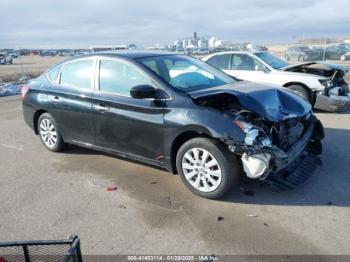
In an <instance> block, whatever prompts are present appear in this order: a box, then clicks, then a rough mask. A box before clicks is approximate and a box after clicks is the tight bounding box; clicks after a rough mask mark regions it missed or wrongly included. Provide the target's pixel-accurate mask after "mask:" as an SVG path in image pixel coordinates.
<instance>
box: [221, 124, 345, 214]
mask: <svg viewBox="0 0 350 262" xmlns="http://www.w3.org/2000/svg"><path fill="white" fill-rule="evenodd" d="M349 149H350V130H346V129H335V128H325V139H324V142H323V154H322V156H321V159H322V162H323V165H322V166H321V167H319V168H318V169H317V170H316V172H315V173H314V174H313V175H312V176H311V177H310V178H309V179H308V180H307V181H306V182H305V183H304V184H302V185H300V186H298V187H297V188H296V189H293V190H288V191H283V192H273V191H271V189H270V188H269V186H268V185H267V184H266V183H261V182H260V183H259V182H257V181H254V180H248V179H242V181H240V183H239V185H238V186H237V190H233V192H232V193H231V194H230V195H228V196H227V197H226V198H225V199H223V200H222V201H226V202H231V203H244V204H259V205H282V206H344V207H350V198H349V190H350V168H349V163H350V153H349Z"/></svg>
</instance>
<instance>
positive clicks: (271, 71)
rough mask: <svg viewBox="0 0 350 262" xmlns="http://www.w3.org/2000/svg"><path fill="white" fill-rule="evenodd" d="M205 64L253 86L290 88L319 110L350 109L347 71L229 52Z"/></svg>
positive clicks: (271, 56)
mask: <svg viewBox="0 0 350 262" xmlns="http://www.w3.org/2000/svg"><path fill="white" fill-rule="evenodd" d="M202 60H203V61H205V62H207V63H208V64H211V65H213V66H215V67H216V68H218V69H221V70H222V71H224V72H225V73H227V74H229V75H231V76H233V77H235V78H238V79H240V80H247V81H251V82H260V83H265V84H266V83H267V84H273V85H277V86H282V87H285V88H288V89H290V90H292V91H294V92H296V93H297V94H299V95H300V96H301V97H303V98H304V99H305V100H307V101H309V102H310V103H311V104H312V105H314V107H315V108H316V109H321V110H326V111H342V110H345V109H346V108H347V107H348V106H349V105H350V94H349V88H348V84H347V83H346V82H345V80H344V75H345V74H346V73H347V72H348V69H347V68H345V67H343V66H340V65H333V64H324V63H317V62H306V63H302V64H297V65H290V64H288V63H287V62H285V61H284V60H282V59H280V58H278V57H276V56H274V55H272V54H270V53H268V52H244V51H230V52H220V53H214V54H211V55H209V56H206V57H204V58H202Z"/></svg>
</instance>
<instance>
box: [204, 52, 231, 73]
mask: <svg viewBox="0 0 350 262" xmlns="http://www.w3.org/2000/svg"><path fill="white" fill-rule="evenodd" d="M230 57H231V55H229V54H227V55H216V56H213V57H212V58H209V59H208V60H207V63H208V64H210V65H212V66H215V67H216V68H218V69H221V70H228V69H230Z"/></svg>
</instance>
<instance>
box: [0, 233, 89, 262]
mask: <svg viewBox="0 0 350 262" xmlns="http://www.w3.org/2000/svg"><path fill="white" fill-rule="evenodd" d="M17 261H18V262H22V261H23V262H37V261H40V262H55V261H57V262H82V261H83V260H82V255H81V249H80V239H79V238H78V236H70V237H69V238H68V239H64V240H38V241H36V240H34V241H14V242H0V262H17Z"/></svg>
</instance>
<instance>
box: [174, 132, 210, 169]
mask: <svg viewBox="0 0 350 262" xmlns="http://www.w3.org/2000/svg"><path fill="white" fill-rule="evenodd" d="M196 137H207V138H210V136H209V135H207V134H205V133H203V132H198V131H186V132H184V133H182V134H180V135H179V136H177V137H176V138H175V140H174V142H173V143H172V145H171V151H170V163H171V171H172V172H173V173H174V174H177V170H176V155H177V152H178V151H179V149H180V147H181V146H182V145H183V144H184V143H185V142H187V141H188V140H190V139H192V138H196Z"/></svg>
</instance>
